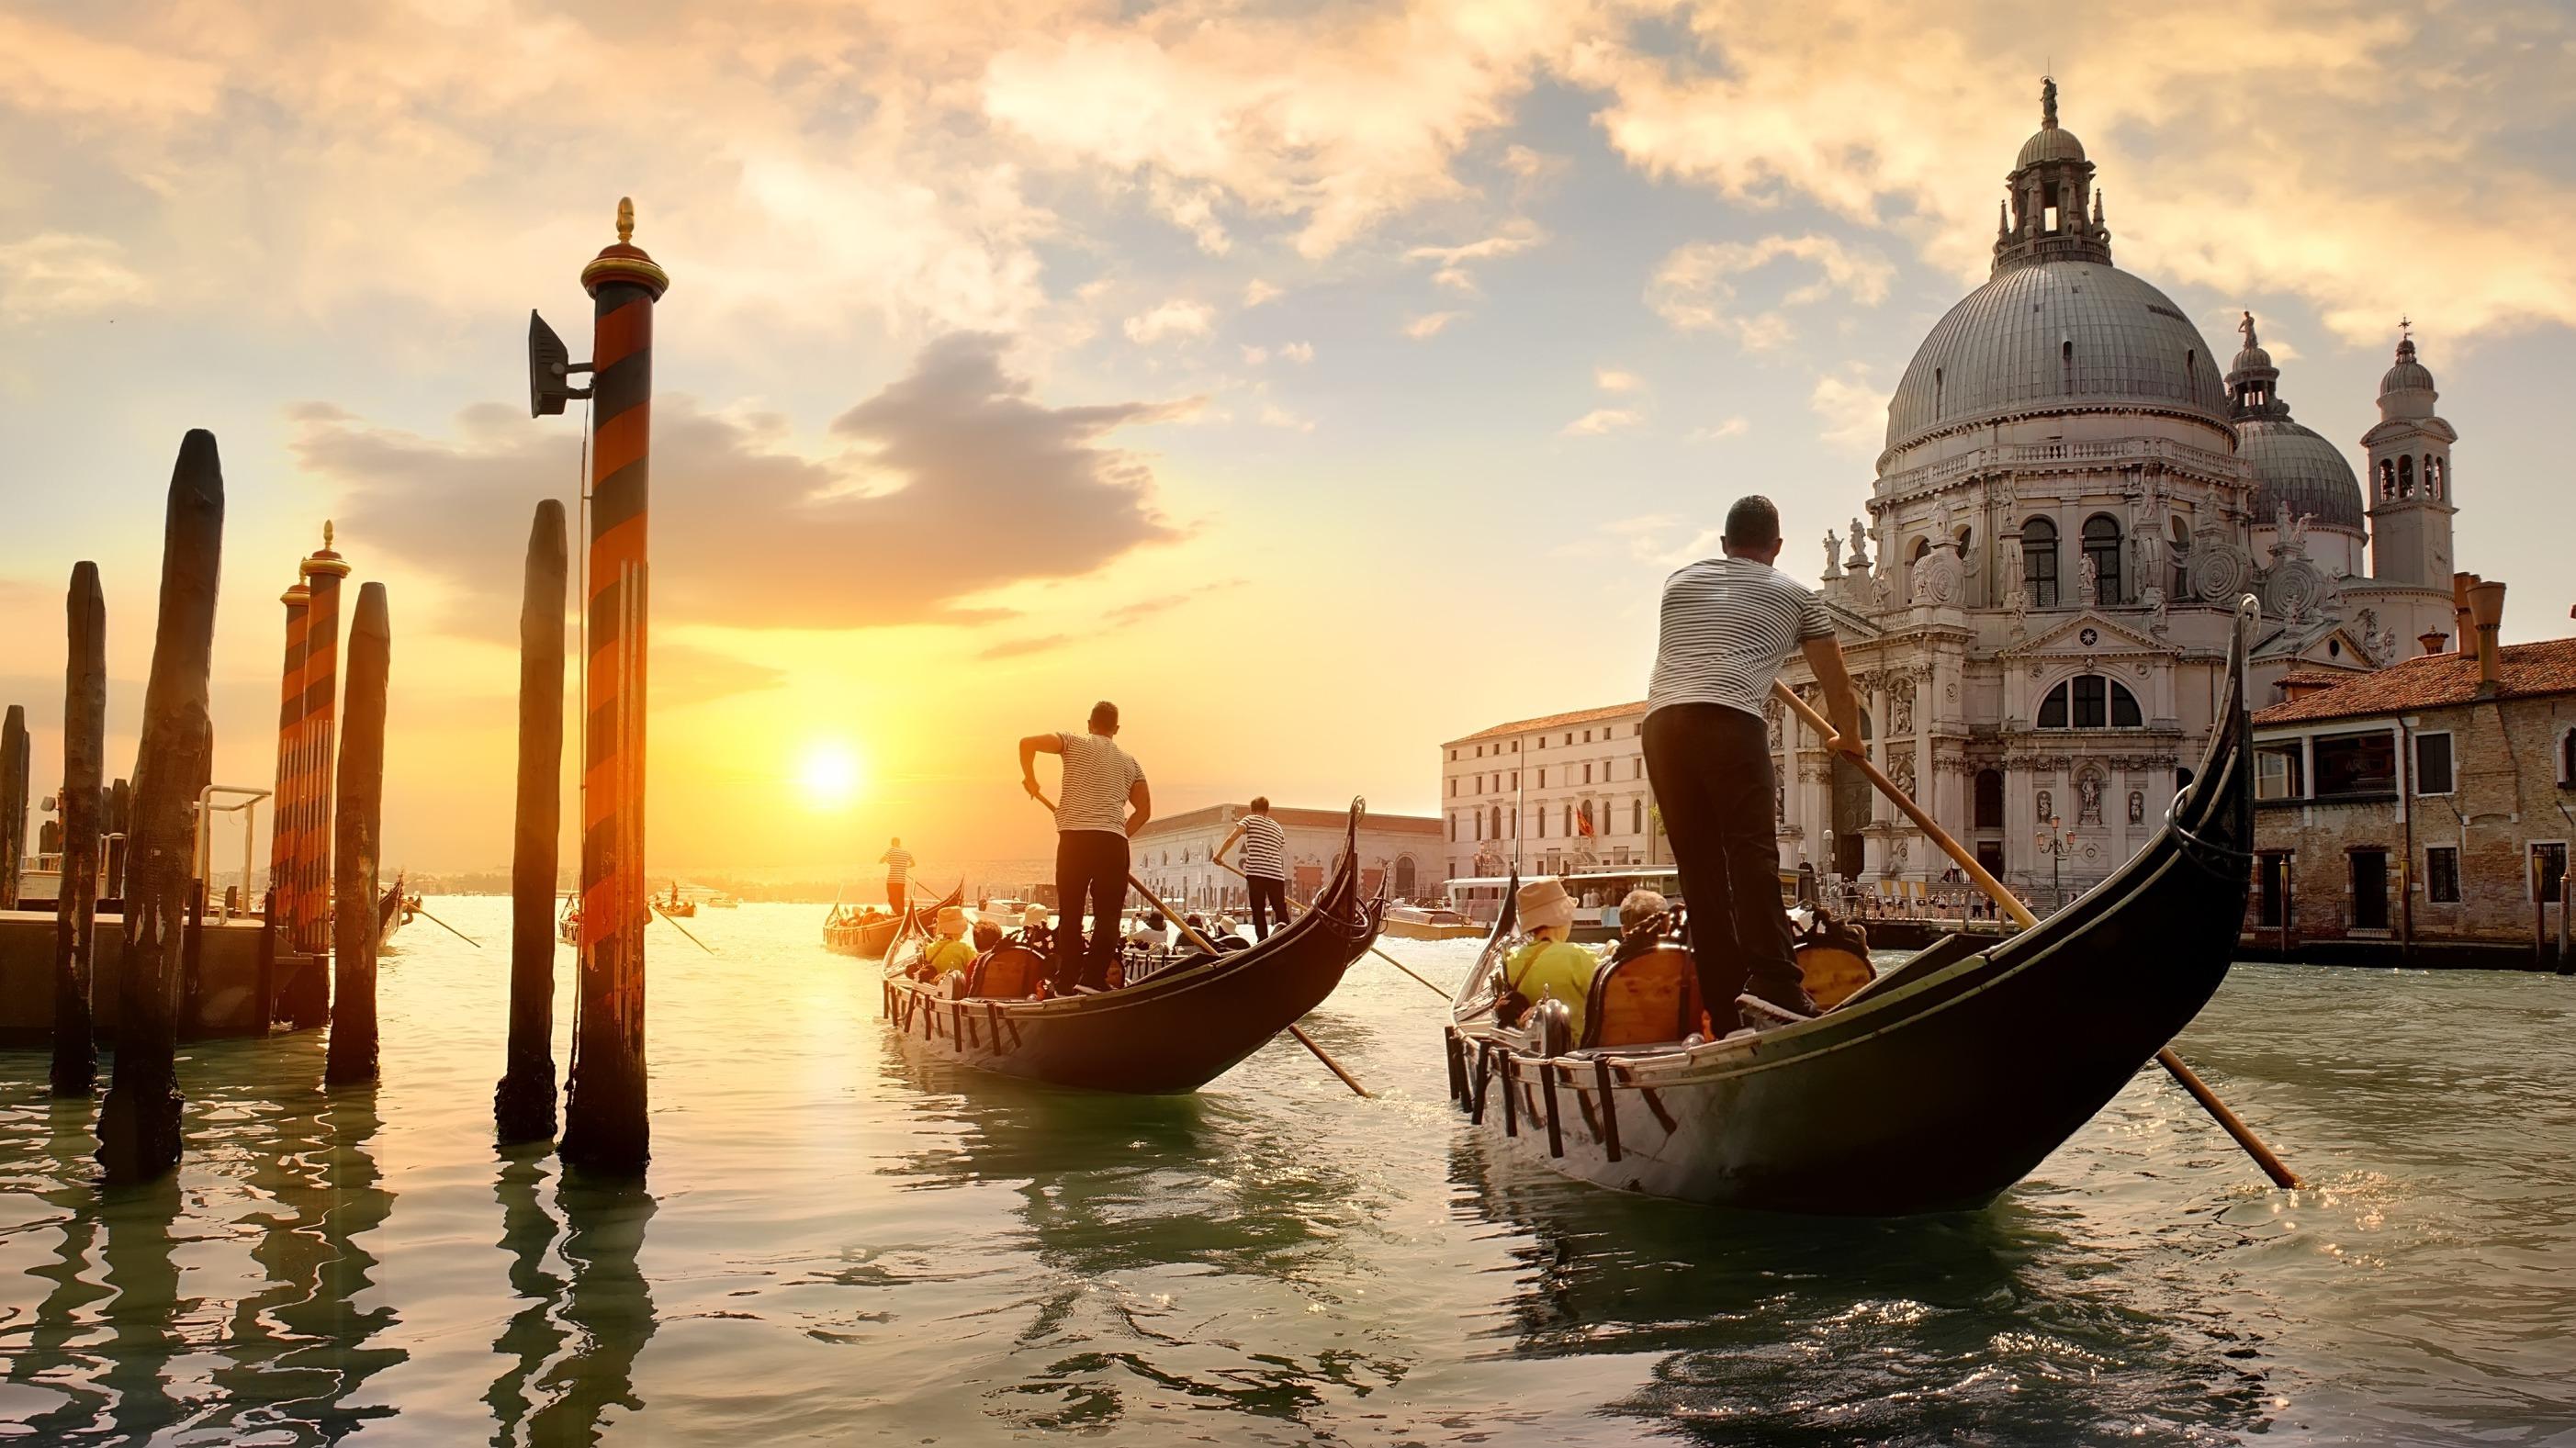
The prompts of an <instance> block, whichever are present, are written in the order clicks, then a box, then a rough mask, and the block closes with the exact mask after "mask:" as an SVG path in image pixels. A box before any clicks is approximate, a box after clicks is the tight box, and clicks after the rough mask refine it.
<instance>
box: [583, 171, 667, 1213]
mask: <svg viewBox="0 0 2576 1448" xmlns="http://www.w3.org/2000/svg"><path fill="white" fill-rule="evenodd" d="M634 234H635V208H634V206H633V204H632V203H631V202H628V201H625V200H620V201H619V202H618V203H617V241H616V243H615V244H614V245H611V246H608V247H605V248H603V249H602V250H601V251H600V253H599V255H598V256H597V257H596V258H594V259H593V260H592V261H591V263H590V264H589V265H588V266H585V267H583V268H582V270H581V282H582V285H583V287H585V288H587V289H588V290H589V292H590V295H591V297H592V299H593V303H594V305H593V316H594V319H595V320H594V322H593V327H592V350H591V366H592V368H593V375H592V397H593V399H594V400H593V402H592V409H593V413H592V416H593V423H592V429H591V433H592V439H593V441H592V444H591V455H590V456H591V464H590V468H591V470H590V597H589V598H588V600H587V604H588V608H589V619H590V633H589V649H590V658H589V666H588V672H589V689H588V697H587V698H585V699H584V700H583V701H582V707H583V709H584V711H585V717H586V718H587V719H588V721H589V723H588V726H587V733H586V736H585V753H586V755H587V757H586V758H584V759H583V760H582V784H583V793H582V819H581V841H582V844H581V891H582V899H581V1002H580V1008H581V1026H580V1035H579V1039H578V1040H576V1041H575V1043H574V1049H573V1070H572V1080H571V1089H570V1092H569V1094H568V1099H567V1101H566V1103H565V1109H564V1134H563V1143H562V1146H561V1151H562V1154H563V1158H564V1160H566V1161H569V1162H573V1163H576V1164H578V1165H581V1166H585V1167H590V1168H593V1169H595V1170H600V1171H614V1172H640V1171H642V1170H643V1169H644V1164H645V1162H646V1161H648V1160H649V1159H650V1158H651V1156H652V1134H651V1130H650V1127H649V1125H648V1123H647V1121H646V1118H645V1074H644V927H645V925H646V924H647V923H648V921H649V919H650V916H649V914H648V909H649V907H648V904H647V899H646V895H645V889H646V887H645V884H644V678H645V662H644V661H645V599H646V593H647V586H646V578H647V574H646V567H645V536H646V530H645V522H646V516H647V505H648V503H649V501H650V495H651V490H650V488H649V486H648V481H649V461H650V454H651V450H652V449H651V441H652V439H651V425H652V397H653V305H654V303H655V302H657V301H659V300H661V297H662V293H663V291H664V290H665V289H666V288H668V287H669V286H670V284H671V279H670V278H669V277H668V276H667V275H665V274H664V273H663V271H662V269H661V268H660V267H659V266H656V265H654V263H653V258H651V257H650V256H647V255H646V254H645V253H644V251H643V249H642V248H640V247H637V246H635V245H634V244H633V237H634Z"/></svg>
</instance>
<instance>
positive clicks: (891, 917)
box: [823, 879, 966, 960]
mask: <svg viewBox="0 0 2576 1448" xmlns="http://www.w3.org/2000/svg"><path fill="white" fill-rule="evenodd" d="M965 898H966V882H965V881H964V880H962V879H961V880H959V881H958V882H957V888H955V889H953V890H951V891H949V892H948V893H947V895H945V896H944V897H942V898H941V899H940V901H939V904H938V905H916V906H914V907H912V909H911V910H909V911H908V912H906V915H896V914H894V913H893V912H891V911H889V912H886V913H884V914H880V915H862V914H859V913H858V912H857V910H856V909H855V908H854V909H853V910H852V911H851V912H850V913H849V914H847V915H844V914H842V913H841V910H840V907H838V906H834V907H833V909H832V912H831V913H830V914H828V915H825V916H824V917H823V948H824V949H825V950H828V951H830V952H832V953H833V954H834V955H853V956H857V957H858V958H859V959H861V960H883V959H885V956H886V952H887V951H889V950H891V949H893V948H894V942H895V939H896V936H897V935H898V934H899V933H920V932H925V931H927V930H929V929H930V927H931V923H932V922H933V921H935V920H937V919H938V918H939V909H940V906H941V905H954V904H956V903H958V902H959V901H961V900H963V899H965ZM907 916H909V918H910V922H911V924H910V927H909V931H908V932H898V931H897V929H896V927H897V926H899V925H903V924H904V923H905V920H906V917H907Z"/></svg>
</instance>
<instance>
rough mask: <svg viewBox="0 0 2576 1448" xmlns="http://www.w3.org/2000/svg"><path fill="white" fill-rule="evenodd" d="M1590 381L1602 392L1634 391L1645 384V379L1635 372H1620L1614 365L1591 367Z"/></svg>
mask: <svg viewBox="0 0 2576 1448" xmlns="http://www.w3.org/2000/svg"><path fill="white" fill-rule="evenodd" d="M1592 383H1593V385H1594V386H1596V387H1598V388H1600V389H1601V390H1602V391H1604V392H1634V391H1636V390H1637V389H1638V388H1640V387H1643V386H1645V385H1646V384H1645V379H1643V378H1641V377H1639V376H1638V375H1637V374H1636V373H1634V372H1622V371H1620V370H1619V369H1618V368H1616V367H1595V368H1593V369H1592Z"/></svg>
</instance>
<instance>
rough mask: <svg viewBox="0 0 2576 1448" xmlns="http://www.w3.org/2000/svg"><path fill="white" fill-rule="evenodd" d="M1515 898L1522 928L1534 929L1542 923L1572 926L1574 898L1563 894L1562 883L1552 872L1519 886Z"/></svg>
mask: <svg viewBox="0 0 2576 1448" xmlns="http://www.w3.org/2000/svg"><path fill="white" fill-rule="evenodd" d="M1516 899H1517V902H1518V904H1517V907H1516V908H1517V910H1518V913H1519V915H1520V922H1521V928H1522V929H1523V930H1536V929H1538V928H1539V927H1541V926H1543V925H1553V926H1555V927H1556V928H1558V929H1559V930H1570V929H1572V928H1573V926H1574V897H1573V896H1571V895H1568V894H1566V893H1565V882H1564V881H1562V880H1559V879H1557V878H1556V877H1555V876H1553V875H1543V876H1541V877H1539V878H1538V879H1535V880H1532V881H1530V882H1529V883H1528V884H1526V885H1523V886H1521V890H1520V894H1519V895H1518V896H1517V897H1516Z"/></svg>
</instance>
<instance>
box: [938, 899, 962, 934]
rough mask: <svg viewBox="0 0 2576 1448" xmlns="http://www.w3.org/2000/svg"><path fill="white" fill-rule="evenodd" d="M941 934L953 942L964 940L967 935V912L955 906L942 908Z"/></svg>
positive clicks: (940, 912)
mask: <svg viewBox="0 0 2576 1448" xmlns="http://www.w3.org/2000/svg"><path fill="white" fill-rule="evenodd" d="M939 933H940V934H942V935H944V936H947V937H948V938H949V939H951V940H957V939H961V938H963V937H964V936H965V934H966V912H965V911H964V910H963V909H961V908H959V907H958V906H955V905H942V906H940V907H939Z"/></svg>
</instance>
